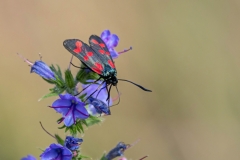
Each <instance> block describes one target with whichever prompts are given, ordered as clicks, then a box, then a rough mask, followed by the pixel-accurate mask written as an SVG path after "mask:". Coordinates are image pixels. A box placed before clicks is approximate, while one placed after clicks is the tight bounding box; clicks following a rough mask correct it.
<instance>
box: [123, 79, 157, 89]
mask: <svg viewBox="0 0 240 160" xmlns="http://www.w3.org/2000/svg"><path fill="white" fill-rule="evenodd" d="M118 80H120V81H126V82H129V83H132V84H134V85H135V86H137V87H139V88H141V89H142V90H144V91H147V92H152V91H151V90H149V89H146V88H144V87H143V86H140V85H139V84H136V83H134V82H132V81H129V80H126V79H118Z"/></svg>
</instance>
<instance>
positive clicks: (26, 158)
mask: <svg viewBox="0 0 240 160" xmlns="http://www.w3.org/2000/svg"><path fill="white" fill-rule="evenodd" d="M21 160H37V159H36V158H35V157H33V156H32V155H28V156H27V157H23V158H22V159H21Z"/></svg>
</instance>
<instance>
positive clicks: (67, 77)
mask: <svg viewBox="0 0 240 160" xmlns="http://www.w3.org/2000/svg"><path fill="white" fill-rule="evenodd" d="M65 82H66V85H67V87H68V88H70V89H72V88H74V87H75V83H74V78H73V75H72V73H71V71H70V70H66V71H65Z"/></svg>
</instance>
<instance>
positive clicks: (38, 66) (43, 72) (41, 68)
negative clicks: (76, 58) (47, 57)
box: [31, 61, 56, 80]
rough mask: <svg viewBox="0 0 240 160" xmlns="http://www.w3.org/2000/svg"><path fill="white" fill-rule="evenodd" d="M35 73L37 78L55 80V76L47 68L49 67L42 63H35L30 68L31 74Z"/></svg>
mask: <svg viewBox="0 0 240 160" xmlns="http://www.w3.org/2000/svg"><path fill="white" fill-rule="evenodd" d="M32 72H35V73H36V74H38V75H39V76H41V77H43V78H45V79H52V80H55V79H56V78H55V76H54V73H53V71H52V70H51V69H50V68H49V66H48V65H47V64H46V63H44V62H43V61H35V63H34V64H33V65H32V67H31V73H32Z"/></svg>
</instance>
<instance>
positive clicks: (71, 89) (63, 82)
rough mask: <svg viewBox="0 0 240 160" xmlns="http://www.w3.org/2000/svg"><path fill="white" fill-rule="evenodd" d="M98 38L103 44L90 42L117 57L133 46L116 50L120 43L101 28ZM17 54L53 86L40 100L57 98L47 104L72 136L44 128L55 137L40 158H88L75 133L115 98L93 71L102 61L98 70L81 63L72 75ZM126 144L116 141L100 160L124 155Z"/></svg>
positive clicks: (105, 111)
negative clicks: (53, 132) (60, 134)
mask: <svg viewBox="0 0 240 160" xmlns="http://www.w3.org/2000/svg"><path fill="white" fill-rule="evenodd" d="M101 39H102V40H103V41H104V43H105V44H104V43H101V44H99V43H98V42H95V41H93V43H96V44H98V45H99V46H101V47H105V46H106V47H107V49H108V50H109V52H108V53H107V52H106V54H108V55H110V56H111V57H112V58H113V59H115V58H118V57H119V55H120V54H122V53H124V52H126V51H128V50H131V49H132V48H130V49H128V50H124V51H122V52H117V51H116V50H115V48H116V47H117V45H118V43H119V38H118V36H117V35H116V34H111V33H110V31H109V30H104V31H103V32H102V34H101ZM76 47H77V48H76V52H78V51H79V52H80V51H81V50H82V49H81V48H79V47H81V45H79V44H78V45H77V43H76ZM99 52H100V53H101V54H105V53H104V52H102V50H99ZM109 53H110V54H109ZM18 55H19V56H20V57H21V58H22V59H23V60H24V61H25V62H27V63H28V64H29V65H30V66H31V73H36V74H38V75H39V76H41V77H42V78H43V79H44V80H45V81H46V82H48V83H50V84H52V85H53V87H52V88H51V89H50V92H49V93H48V94H46V95H44V96H43V97H42V98H40V99H39V100H42V99H44V98H48V97H51V96H58V97H59V98H57V99H56V100H55V101H54V102H53V103H52V104H51V105H49V108H52V109H54V110H55V111H56V112H57V113H59V114H60V115H61V117H60V118H59V119H58V120H57V123H58V124H60V123H62V122H63V123H62V126H59V127H58V128H59V129H65V132H69V133H70V134H71V136H66V138H65V140H63V139H62V138H61V137H60V136H59V135H57V134H55V135H54V136H53V135H51V134H50V133H48V132H47V131H46V130H45V129H44V128H43V129H44V130H45V131H46V132H47V133H48V134H50V135H51V136H52V137H54V138H55V139H56V143H52V144H51V145H50V146H49V147H47V148H46V149H45V150H44V151H43V152H42V153H41V154H40V159H41V160H81V159H84V158H90V157H88V156H84V155H82V154H81V152H80V145H81V144H82V143H83V139H82V138H78V137H77V134H78V133H80V134H81V133H84V128H85V127H89V126H91V125H94V124H98V123H100V122H102V119H103V118H102V116H103V115H111V111H110V106H112V104H113V101H114V100H113V99H112V98H111V97H110V93H109V92H110V89H109V90H108V87H109V84H108V81H106V79H104V78H103V77H101V75H99V73H97V72H95V71H100V70H101V64H100V65H99V64H98V66H99V67H98V68H97V69H95V68H94V69H91V68H88V67H87V66H86V65H84V64H82V66H81V67H79V68H80V69H79V71H78V72H77V74H76V75H75V76H74V75H73V74H72V72H71V70H70V67H69V68H68V69H67V70H66V71H65V72H64V73H62V71H61V69H60V67H59V66H54V65H51V66H48V65H47V64H46V63H44V62H43V61H42V60H38V61H35V62H34V63H33V62H31V61H29V60H28V59H26V58H24V57H23V56H22V55H20V54H18ZM86 56H87V57H85V59H86V60H89V57H91V56H92V53H91V52H87V55H86ZM108 62H109V61H108ZM110 62H111V61H110ZM110 62H109V65H110V66H113V63H110ZM70 63H71V62H70ZM71 64H72V63H71ZM72 65H73V64H72ZM79 86H81V87H82V90H81V91H79ZM110 88H111V86H110ZM118 98H119V97H118ZM129 146H130V145H126V144H125V143H123V142H119V143H118V144H117V146H116V147H114V148H113V149H112V150H110V151H109V152H108V153H107V154H104V155H103V156H102V158H101V160H111V159H114V158H116V157H120V156H123V153H124V151H125V150H126V149H127V148H129ZM22 160H36V158H35V157H33V156H32V155H28V156H27V157H24V158H22ZM119 160H126V158H125V157H121V158H120V159H119Z"/></svg>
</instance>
